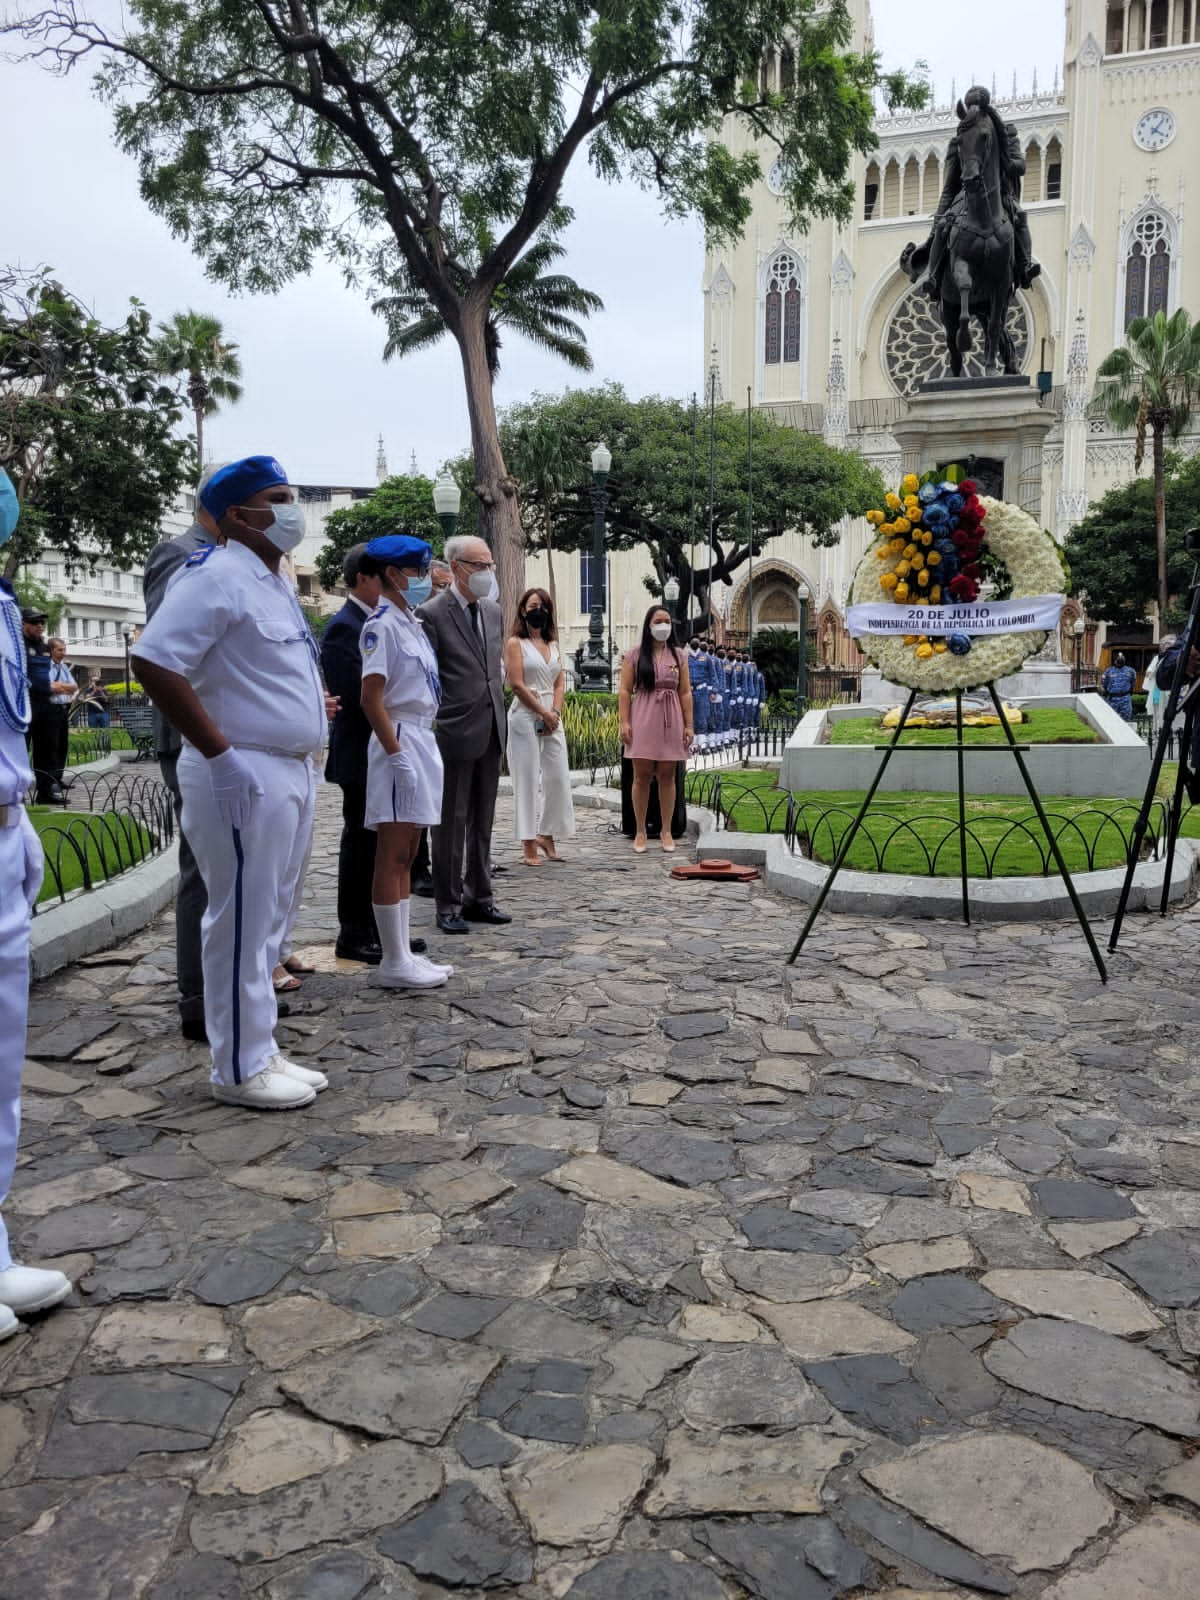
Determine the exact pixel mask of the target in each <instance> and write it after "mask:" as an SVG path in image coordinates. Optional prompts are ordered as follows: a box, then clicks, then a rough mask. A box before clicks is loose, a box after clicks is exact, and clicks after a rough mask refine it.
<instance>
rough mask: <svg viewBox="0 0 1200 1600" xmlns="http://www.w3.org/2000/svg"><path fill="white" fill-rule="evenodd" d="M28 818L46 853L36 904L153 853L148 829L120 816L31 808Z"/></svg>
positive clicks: (97, 880)
mask: <svg viewBox="0 0 1200 1600" xmlns="http://www.w3.org/2000/svg"><path fill="white" fill-rule="evenodd" d="M29 816H30V820H31V821H32V823H33V825H34V827H35V828H36V829H37V831H38V834H39V835H40V837H41V841H42V849H43V850H44V851H45V853H46V876H45V879H44V881H43V883H42V888H41V892H40V893H39V895H38V904H39V905H44V904H45V903H46V902H47V901H54V900H59V899H61V898H62V897H63V896H64V895H68V894H70V893H71V892H72V891H73V890H75V889H82V888H84V887H85V886H86V887H89V888H90V887H94V886H95V885H96V884H97V883H101V882H103V881H104V880H105V879H107V878H112V877H115V876H116V875H117V874H118V873H120V872H126V871H128V869H129V868H130V867H132V866H136V865H137V864H138V862H140V861H144V860H145V859H146V857H147V856H149V855H151V854H152V853H153V851H154V839H153V836H152V834H151V833H150V830H149V829H148V828H146V827H144V826H143V825H142V824H141V823H139V822H137V821H136V820H135V819H134V818H133V817H132V816H130V815H129V814H128V813H126V812H119V811H100V812H81V811H60V810H58V809H55V808H51V807H49V806H31V807H30V809H29Z"/></svg>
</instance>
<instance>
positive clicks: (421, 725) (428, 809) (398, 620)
mask: <svg viewBox="0 0 1200 1600" xmlns="http://www.w3.org/2000/svg"><path fill="white" fill-rule="evenodd" d="M432 556H433V551H432V550H431V549H430V547H429V546H428V545H427V544H426V543H425V541H424V540H423V539H414V538H412V537H410V536H409V535H408V534H399V533H398V534H385V535H384V536H383V537H382V538H380V539H372V540H371V541H370V542H369V543H368V545H367V548H366V554H365V555H364V556H363V557H362V560H361V561H360V563H359V571H360V572H365V573H367V574H368V575H370V576H374V577H378V578H379V579H380V582H381V585H382V593H381V600H380V604H379V606H378V608H377V609H376V610H375V611H373V612H372V613H371V615H370V616H369V617H368V618H367V620H366V622H365V623H364V624H363V631H362V634H361V635H360V637H359V649H360V650H361V651H362V660H363V677H362V708H363V714H364V715H365V717H366V719H367V721H368V722H369V723H370V724H371V730H372V732H371V742H370V744H369V745H368V746H367V804H366V815H365V817H364V822H365V824H366V826H367V827H368V828H372V829H374V831H375V833H376V835H377V842H376V847H375V876H374V878H373V879H372V883H371V900H372V910H373V911H374V913H375V925H376V927H377V928H378V929H379V942H380V944H381V945H382V946H383V960H382V961H381V962H380V964H379V966H378V967H376V968H375V971H374V973H373V975H372V981H373V982H374V983H376V984H378V985H381V986H382V987H383V988H385V989H434V988H437V987H438V986H439V985H441V984H443V983H445V982H446V980H447V978H449V977H450V976H451V974H452V973H453V971H454V968H453V967H447V966H438V965H435V964H434V962H432V961H427V960H426V959H425V957H424V956H421V955H417V954H415V953H414V951H413V949H412V946H411V944H410V943H409V931H408V930H409V905H410V899H409V896H410V893H411V868H412V863H413V859H414V857H415V856H416V853H417V846H418V844H419V843H420V839H421V830H422V829H423V828H427V827H430V826H432V825H434V824H436V823H437V822H438V821H439V820H440V818H441V814H442V758H441V755H440V754H439V752H438V747H437V740H436V738H435V737H434V734H433V719H434V717H435V716H436V715H437V709H438V705H439V704H440V702H441V685H440V683H439V681H438V669H437V657H436V656H435V655H434V653H433V647H432V645H430V643H429V640H428V638H427V637H426V634H425V630H424V628H423V627H422V626H421V624H420V623H419V622H418V621H417V619H416V618H415V617H414V616H413V612H414V610H415V609H416V607H417V606H419V605H423V604H424V602H425V601H426V600H428V599H429V596H430V593H431V592H432V587H433V586H432V582H431V580H430V576H429V563H430V560H431V558H432Z"/></svg>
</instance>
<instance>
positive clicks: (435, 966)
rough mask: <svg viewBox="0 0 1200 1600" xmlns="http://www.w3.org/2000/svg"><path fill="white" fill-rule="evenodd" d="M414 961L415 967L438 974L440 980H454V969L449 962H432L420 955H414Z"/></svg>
mask: <svg viewBox="0 0 1200 1600" xmlns="http://www.w3.org/2000/svg"><path fill="white" fill-rule="evenodd" d="M412 959H413V963H414V965H416V966H418V967H420V968H421V969H422V970H423V971H425V972H434V973H436V974H437V975H438V977H439V978H452V977H453V976H454V968H453V967H452V966H450V965H449V963H448V962H445V961H430V960H429V959H428V958H427V957H426V956H418V955H414V956H413V958H412Z"/></svg>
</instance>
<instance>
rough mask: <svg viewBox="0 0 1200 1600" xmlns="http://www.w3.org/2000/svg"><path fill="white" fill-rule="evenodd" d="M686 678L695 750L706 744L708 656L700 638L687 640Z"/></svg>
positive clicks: (702, 747) (701, 748) (702, 748)
mask: <svg viewBox="0 0 1200 1600" xmlns="http://www.w3.org/2000/svg"><path fill="white" fill-rule="evenodd" d="M687 660H688V678H689V679H690V681H691V685H692V709H693V713H694V715H695V719H696V727H695V732H696V743H695V748H696V749H697V750H704V749H706V748H707V746H708V681H709V667H708V656H707V655H706V654H705V650H704V641H703V640H702V639H689V640H688V658H687Z"/></svg>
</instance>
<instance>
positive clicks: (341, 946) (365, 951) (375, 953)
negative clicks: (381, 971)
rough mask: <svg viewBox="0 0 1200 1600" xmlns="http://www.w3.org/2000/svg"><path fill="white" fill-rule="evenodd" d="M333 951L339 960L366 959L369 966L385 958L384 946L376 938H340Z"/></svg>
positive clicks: (377, 963)
mask: <svg viewBox="0 0 1200 1600" xmlns="http://www.w3.org/2000/svg"><path fill="white" fill-rule="evenodd" d="M333 953H334V955H335V956H337V958H338V960H339V961H364V962H366V964H367V966H369V967H377V966H378V965H379V963H380V962H381V961H382V960H383V947H382V946H381V945H379V944H378V943H377V942H376V941H375V940H374V939H355V938H349V939H346V938H339V939H338V941H337V943H336V944H335V945H334V947H333Z"/></svg>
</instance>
